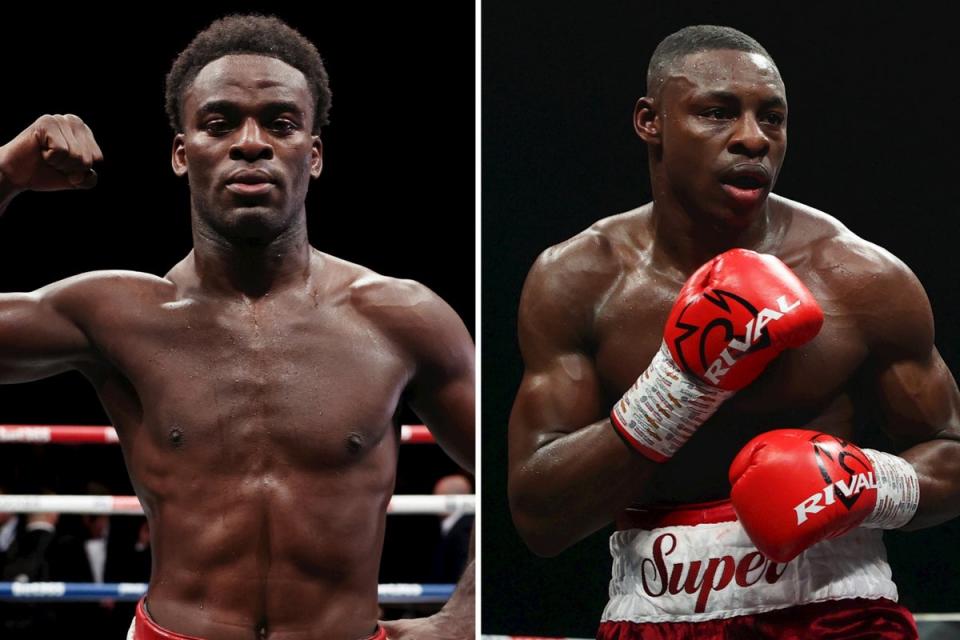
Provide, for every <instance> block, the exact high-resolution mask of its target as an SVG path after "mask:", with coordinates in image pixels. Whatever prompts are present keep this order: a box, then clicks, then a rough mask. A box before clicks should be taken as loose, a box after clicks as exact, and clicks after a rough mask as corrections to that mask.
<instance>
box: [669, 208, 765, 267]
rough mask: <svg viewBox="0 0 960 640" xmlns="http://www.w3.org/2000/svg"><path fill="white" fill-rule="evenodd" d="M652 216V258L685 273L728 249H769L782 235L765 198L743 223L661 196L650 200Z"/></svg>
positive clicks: (763, 250)
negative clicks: (694, 211) (702, 213)
mask: <svg viewBox="0 0 960 640" xmlns="http://www.w3.org/2000/svg"><path fill="white" fill-rule="evenodd" d="M652 218H653V238H654V244H653V260H654V262H655V263H659V264H661V265H662V266H669V267H672V268H674V269H677V270H679V271H680V272H682V273H683V274H686V275H689V274H691V273H693V272H694V271H695V270H696V269H697V268H698V267H700V265H702V264H704V263H705V262H707V261H708V260H710V259H711V258H713V257H714V256H716V255H718V254H721V253H723V252H724V251H727V250H729V249H752V250H753V251H757V252H760V253H770V252H771V251H773V250H774V249H775V248H776V247H777V246H778V245H779V244H780V241H781V240H782V236H783V229H782V225H780V224H779V223H778V221H777V220H776V218H775V216H772V215H771V205H770V201H769V199H768V200H767V201H765V202H764V203H763V206H762V207H761V209H760V210H759V211H757V212H756V213H755V214H754V215H753V216H752V217H751V218H750V220H749V221H748V222H747V223H746V224H739V225H731V224H728V223H727V222H724V221H721V220H717V219H714V218H707V217H700V216H696V215H692V214H691V213H690V212H688V211H687V210H685V209H684V208H683V207H682V206H680V204H679V203H677V202H674V201H668V200H663V199H658V200H654V202H653V214H652Z"/></svg>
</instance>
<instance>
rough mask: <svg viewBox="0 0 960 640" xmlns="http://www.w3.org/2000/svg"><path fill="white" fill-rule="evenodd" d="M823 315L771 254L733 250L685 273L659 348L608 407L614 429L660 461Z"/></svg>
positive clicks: (809, 335)
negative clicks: (623, 392) (684, 279)
mask: <svg viewBox="0 0 960 640" xmlns="http://www.w3.org/2000/svg"><path fill="white" fill-rule="evenodd" d="M822 324H823V311H821V310H820V306H819V305H818V304H817V302H816V300H814V299H813V295H812V294H811V293H810V291H808V290H807V288H806V287H805V286H803V283H802V282H800V280H799V279H797V276H796V275H794V273H793V271H791V270H790V268H789V267H787V266H786V265H785V264H783V263H782V262H781V261H780V260H779V259H777V258H776V257H774V256H770V255H764V254H759V253H756V252H753V251H748V250H746V249H732V250H730V251H727V252H726V253H722V254H720V255H719V256H717V257H715V258H713V259H712V260H710V261H709V262H707V263H706V264H705V265H703V266H702V267H700V268H699V269H697V271H696V272H695V273H694V274H693V275H692V276H690V279H689V280H687V282H686V284H684V286H683V288H682V289H681V290H680V294H679V296H678V298H677V301H676V303H675V304H674V306H673V309H672V310H671V311H670V315H669V316H668V318H667V324H666V328H665V329H664V338H663V345H662V346H661V348H660V351H659V352H658V353H657V355H656V356H654V359H653V362H651V363H650V366H649V367H647V370H646V371H645V372H644V373H643V374H642V375H641V376H640V377H639V378H638V379H637V382H636V383H635V384H634V385H633V386H632V387H631V388H630V389H629V390H628V391H627V393H625V394H624V396H623V398H621V400H620V401H619V402H618V403H617V404H616V405H615V406H614V408H613V411H612V413H611V421H612V422H613V425H614V427H616V429H617V430H618V431H619V432H620V433H621V434H622V435H623V436H624V437H625V438H626V439H627V441H628V442H629V443H630V444H631V445H633V446H634V448H636V449H637V450H638V451H640V452H641V453H642V454H644V455H645V456H647V457H648V458H651V459H653V460H656V461H658V462H662V461H664V460H667V459H669V458H670V457H671V456H672V455H673V454H674V453H676V451H677V450H678V449H679V448H680V447H681V446H682V445H683V443H685V442H686V441H687V440H688V439H689V438H690V436H692V435H693V433H694V431H695V430H696V428H697V427H698V426H700V425H701V424H703V423H704V422H706V420H707V418H709V417H710V416H711V415H713V413H714V411H716V410H717V407H719V406H720V405H721V404H722V403H723V401H724V400H726V399H727V398H728V397H729V396H730V395H731V394H732V393H733V392H734V391H736V390H738V389H742V388H743V387H745V386H747V385H748V384H750V383H751V382H752V381H753V380H754V379H755V378H756V377H757V376H759V375H760V373H761V372H762V371H763V369H764V367H766V366H767V365H768V364H769V363H770V361H771V360H773V359H774V358H775V357H777V354H779V353H780V352H781V351H783V350H784V349H787V348H790V347H799V346H801V345H803V344H805V343H806V342H808V341H810V340H812V339H813V337H814V336H816V335H817V332H818V331H820V327H821V325H822Z"/></svg>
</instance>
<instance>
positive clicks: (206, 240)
mask: <svg viewBox="0 0 960 640" xmlns="http://www.w3.org/2000/svg"><path fill="white" fill-rule="evenodd" d="M310 254H311V248H310V244H309V242H308V241H307V228H306V224H305V223H301V224H295V225H292V226H291V227H290V228H289V229H286V230H284V231H283V232H282V233H280V234H279V235H278V236H276V237H275V238H273V239H271V240H269V241H263V242H257V241H248V240H233V239H227V238H225V237H224V236H222V235H220V234H218V233H216V232H215V231H214V230H213V229H211V228H210V227H209V226H207V225H203V224H200V223H198V222H197V221H196V217H194V224H193V263H194V268H195V269H196V274H197V277H198V279H199V281H200V288H201V289H202V290H204V291H206V292H207V293H210V294H214V295H222V296H231V297H232V296H236V295H242V296H245V297H247V298H260V297H262V296H265V295H267V294H269V293H274V292H277V291H280V290H282V289H285V288H288V287H291V286H298V285H303V284H305V283H306V282H307V281H308V280H309V277H310Z"/></svg>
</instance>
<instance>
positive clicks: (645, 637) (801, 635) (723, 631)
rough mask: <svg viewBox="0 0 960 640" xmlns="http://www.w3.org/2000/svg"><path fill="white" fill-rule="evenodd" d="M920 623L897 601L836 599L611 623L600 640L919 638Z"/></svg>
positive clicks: (604, 625)
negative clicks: (693, 618)
mask: <svg viewBox="0 0 960 640" xmlns="http://www.w3.org/2000/svg"><path fill="white" fill-rule="evenodd" d="M918 637H919V636H918V635H917V625H916V623H915V622H914V621H913V616H912V615H910V612H909V611H907V609H906V608H905V607H903V606H901V605H899V604H897V603H896V602H893V601H892V600H887V599H885V598H880V599H876V600H866V599H863V598H853V599H850V600H832V601H829V602H816V603H813V604H805V605H801V606H798V607H791V608H789V609H778V610H777V611H768V612H766V613H757V614H753V615H746V616H736V617H734V618H725V619H722V620H704V621H702V622H649V623H646V624H642V623H637V622H626V621H610V622H603V623H601V624H600V629H599V630H598V631H597V640H747V639H750V640H754V639H756V640H760V639H767V638H769V639H770V640H908V639H909V640H915V639H916V638H918Z"/></svg>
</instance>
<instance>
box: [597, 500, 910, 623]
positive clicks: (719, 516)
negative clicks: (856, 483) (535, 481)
mask: <svg viewBox="0 0 960 640" xmlns="http://www.w3.org/2000/svg"><path fill="white" fill-rule="evenodd" d="M617 529H618V531H617V532H616V533H614V534H613V536H611V538H610V552H611V554H612V555H613V576H612V579H611V580H610V600H609V602H608V603H607V606H606V608H605V609H604V611H603V616H602V618H601V624H600V630H599V631H598V632H597V638H599V639H604V640H607V639H611V640H612V639H614V638H618V639H644V640H645V639H657V640H663V639H677V640H679V639H681V638H696V639H698V640H701V639H707V640H709V639H711V638H717V639H718V640H720V639H723V638H778V639H781V638H797V639H800V638H803V639H812V638H838V639H840V638H843V639H847V638H860V637H862V638H883V639H890V640H892V639H894V638H897V639H899V638H916V637H917V630H916V624H915V623H914V621H913V617H912V616H911V615H910V613H909V612H908V611H907V610H906V609H905V608H904V607H902V606H900V605H898V604H897V603H896V600H897V587H896V585H895V584H894V583H893V581H892V580H891V579H890V576H891V572H890V566H889V565H888V564H887V559H886V550H885V549H884V547H883V540H882V532H881V531H880V530H877V529H854V530H852V531H850V532H848V533H847V534H845V535H843V536H840V537H838V538H834V539H831V540H826V541H824V542H821V543H819V544H816V545H814V546H812V547H810V548H809V549H807V550H806V551H804V552H803V553H801V554H800V555H799V556H797V557H796V558H794V559H793V560H791V561H790V562H788V563H785V564H783V563H775V562H772V561H770V560H767V559H766V558H764V557H763V555H761V554H760V552H759V551H757V550H756V548H755V547H754V546H753V544H752V543H751V542H750V539H749V538H748V537H747V535H746V533H745V532H744V530H743V528H742V527H741V526H740V524H739V523H738V522H737V519H736V515H735V514H734V512H733V508H732V507H731V506H730V503H729V502H728V501H720V502H714V503H707V504H700V505H690V506H685V507H681V508H670V509H661V508H653V509H643V510H628V511H627V512H625V513H624V514H623V515H622V516H621V517H620V518H619V519H618V521H617Z"/></svg>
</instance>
